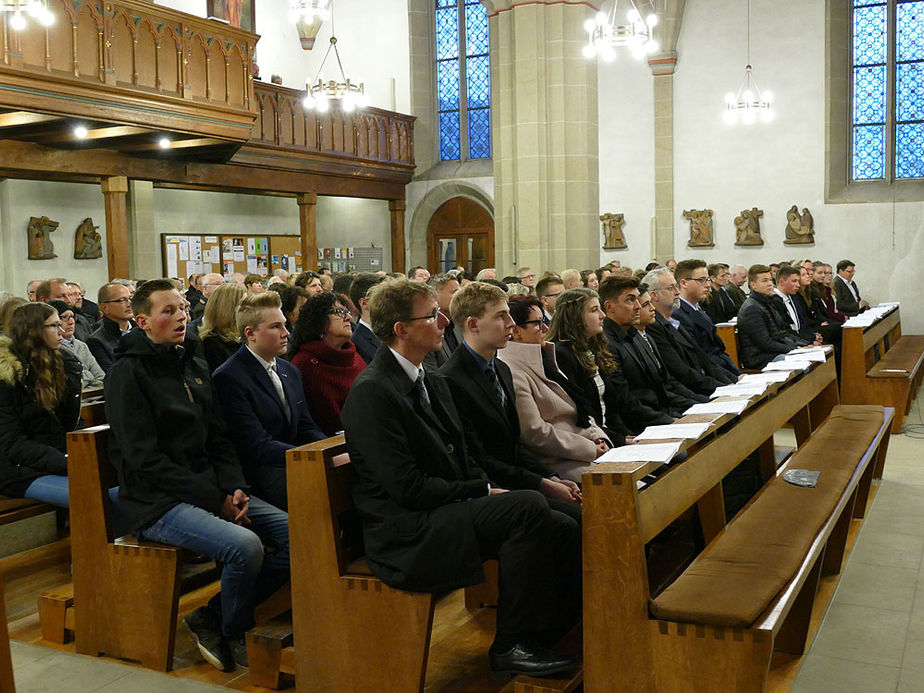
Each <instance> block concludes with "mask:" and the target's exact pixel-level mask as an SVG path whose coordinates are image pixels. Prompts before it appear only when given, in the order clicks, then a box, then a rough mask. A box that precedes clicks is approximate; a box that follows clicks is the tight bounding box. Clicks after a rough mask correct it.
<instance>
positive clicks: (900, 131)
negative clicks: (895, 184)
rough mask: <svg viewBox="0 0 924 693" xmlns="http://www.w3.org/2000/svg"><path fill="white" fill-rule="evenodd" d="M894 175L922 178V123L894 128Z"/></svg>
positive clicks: (923, 145)
mask: <svg viewBox="0 0 924 693" xmlns="http://www.w3.org/2000/svg"><path fill="white" fill-rule="evenodd" d="M895 177H896V178H924V123H905V124H902V125H899V126H898V127H896V128H895Z"/></svg>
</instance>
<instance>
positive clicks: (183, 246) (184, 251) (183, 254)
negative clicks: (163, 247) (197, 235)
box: [167, 236, 189, 262]
mask: <svg viewBox="0 0 924 693" xmlns="http://www.w3.org/2000/svg"><path fill="white" fill-rule="evenodd" d="M167 247H168V248H169V247H170V246H167ZM180 260H182V261H183V262H186V261H187V260H189V239H187V238H186V237H185V236H184V237H183V238H181V239H180Z"/></svg>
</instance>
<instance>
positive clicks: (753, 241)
mask: <svg viewBox="0 0 924 693" xmlns="http://www.w3.org/2000/svg"><path fill="white" fill-rule="evenodd" d="M763 215H764V210H762V209H757V207H752V208H751V209H742V210H741V215H740V216H737V217H735V234H736V235H737V238H736V240H735V245H763V244H764V239H763V238H761V237H760V218H761V217H762V216H763Z"/></svg>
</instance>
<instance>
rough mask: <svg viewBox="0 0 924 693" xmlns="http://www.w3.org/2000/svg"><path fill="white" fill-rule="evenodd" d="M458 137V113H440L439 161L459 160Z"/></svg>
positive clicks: (460, 153) (460, 154)
mask: <svg viewBox="0 0 924 693" xmlns="http://www.w3.org/2000/svg"><path fill="white" fill-rule="evenodd" d="M460 136H461V133H460V130H459V112H458V111H452V112H450V113H440V161H453V160H456V161H457V160H458V159H460V158H461V156H462V152H461V147H460V145H459V142H460Z"/></svg>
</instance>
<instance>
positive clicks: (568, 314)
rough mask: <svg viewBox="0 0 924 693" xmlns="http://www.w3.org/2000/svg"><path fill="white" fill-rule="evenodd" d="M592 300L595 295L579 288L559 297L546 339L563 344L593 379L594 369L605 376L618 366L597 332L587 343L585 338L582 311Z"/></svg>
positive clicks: (603, 339)
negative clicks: (568, 347) (566, 345)
mask: <svg viewBox="0 0 924 693" xmlns="http://www.w3.org/2000/svg"><path fill="white" fill-rule="evenodd" d="M594 298H596V299H598V300H599V298H600V297H599V296H598V295H597V292H596V291H594V290H593V289H586V288H580V287H578V288H577V289H568V290H567V291H565V292H564V293H563V294H562V295H561V296H559V297H558V300H557V301H556V302H555V313H554V314H553V315H552V325H551V326H550V327H549V334H548V335H547V336H546V339H548V341H550V342H562V343H567V344H568V346H570V347H571V350H572V351H573V352H574V355H575V356H577V359H578V362H579V363H580V364H581V366H583V367H584V370H585V371H587V375H590V376H593V375H596V373H597V370H598V369H599V370H600V371H601V372H602V373H603V374H604V375H609V374H610V373H613V372H615V371H617V370H618V369H619V366H618V364H617V363H616V359H615V358H613V354H612V353H611V352H610V350H609V345H608V343H607V341H606V336H605V335H604V334H603V333H602V332H601V333H600V334H595V335H594V336H593V337H591V338H590V339H588V338H587V335H586V334H585V327H584V308H585V307H586V306H587V302H588V301H590V300H591V299H594Z"/></svg>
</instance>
